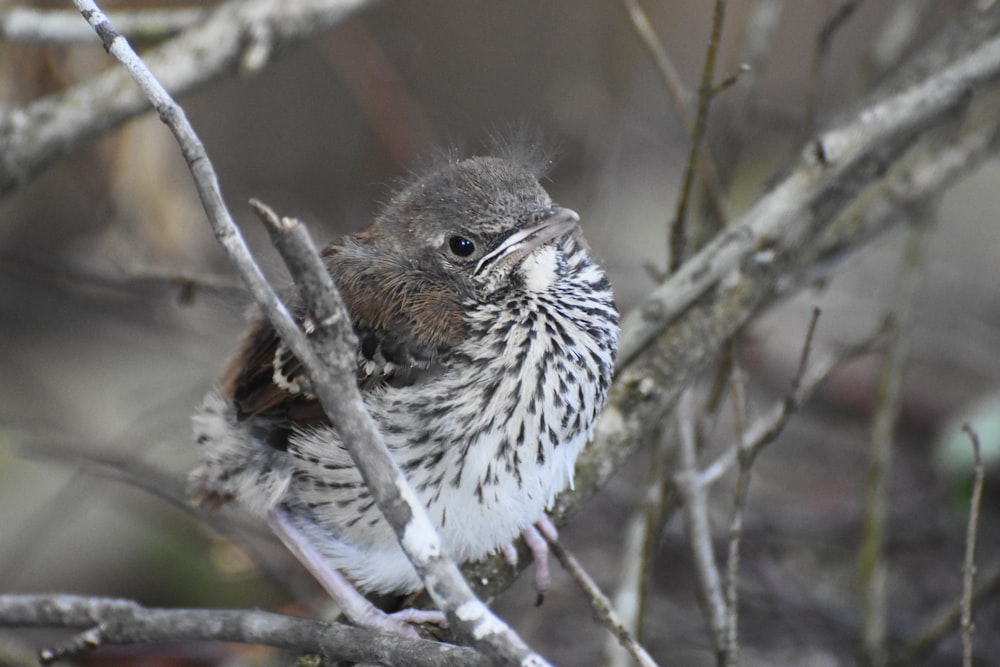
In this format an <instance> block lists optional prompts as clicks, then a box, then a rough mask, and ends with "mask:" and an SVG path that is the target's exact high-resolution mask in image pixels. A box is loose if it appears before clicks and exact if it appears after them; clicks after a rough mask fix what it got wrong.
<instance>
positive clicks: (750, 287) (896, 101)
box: [463, 6, 1000, 596]
mask: <svg viewBox="0 0 1000 667" xmlns="http://www.w3.org/2000/svg"><path fill="white" fill-rule="evenodd" d="M974 18H975V20H974V21H973V20H960V21H958V22H957V24H956V25H955V26H952V27H951V28H946V29H945V30H944V31H943V35H944V36H943V38H942V40H941V41H939V42H933V43H931V44H930V45H929V46H928V50H927V51H925V52H924V53H923V55H922V56H920V57H918V58H920V59H922V62H928V61H934V60H939V61H940V63H939V67H938V68H937V69H934V70H931V71H925V72H924V74H923V77H922V78H919V79H917V80H916V81H915V82H912V83H911V85H910V86H909V87H904V88H900V86H899V85H898V84H897V83H887V84H885V85H886V86H887V87H885V88H882V89H881V91H880V94H877V95H875V96H873V97H872V101H871V102H870V103H869V105H868V106H866V107H863V108H861V109H859V110H858V111H856V112H855V113H854V114H852V115H850V116H848V117H847V120H845V121H843V122H842V123H841V124H839V125H837V126H835V127H833V128H831V129H829V130H827V131H825V132H822V133H820V134H819V135H818V136H817V137H816V138H815V139H813V141H812V142H810V143H809V145H808V146H807V147H806V149H804V150H803V151H802V154H801V157H800V160H799V163H798V164H797V165H794V166H793V167H792V168H791V170H790V175H789V176H787V177H786V178H785V179H784V180H783V181H782V182H780V183H778V184H777V185H776V186H775V187H774V188H773V189H772V190H771V191H769V192H768V193H766V194H764V195H762V196H761V197H760V198H759V199H758V200H757V202H756V203H755V204H754V205H753V206H751V208H750V209H749V210H748V211H747V212H746V213H745V214H744V215H743V216H741V217H740V219H738V220H736V221H734V222H733V224H731V225H730V227H729V228H727V229H726V230H725V231H723V232H722V233H720V234H719V235H718V237H717V238H716V239H714V240H713V241H712V242H710V243H709V244H708V245H706V246H705V247H704V248H702V249H701V250H700V251H699V252H698V253H697V254H696V255H695V256H694V257H692V258H691V259H689V260H688V261H687V262H685V263H684V265H683V266H681V268H680V270H679V271H678V272H677V273H676V274H675V275H673V276H671V277H670V278H669V279H668V280H667V281H665V282H664V283H663V284H661V285H659V286H657V287H656V288H655V289H654V290H653V291H652V292H651V293H650V294H649V296H647V297H646V299H645V300H643V301H642V302H640V303H639V304H638V305H637V306H636V307H635V308H633V310H632V311H630V312H628V313H626V314H625V315H624V317H623V318H622V335H621V339H620V341H619V351H618V366H617V370H616V380H615V383H614V384H613V385H612V388H611V397H610V402H609V404H608V406H607V407H606V408H605V409H604V412H603V413H602V414H601V418H600V420H599V421H598V423H597V427H596V428H595V431H594V438H593V440H592V441H591V442H590V444H588V446H587V447H585V448H584V450H583V451H582V452H581V454H580V457H579V458H578V459H577V467H576V475H575V488H574V489H571V490H569V491H565V492H563V493H562V494H560V495H559V496H558V497H557V499H556V502H555V505H554V507H553V508H552V511H551V515H552V519H553V521H554V522H555V523H556V524H557V525H558V524H561V523H565V521H566V520H567V518H568V517H569V516H570V515H571V514H572V513H573V512H575V511H576V510H577V509H579V508H580V507H581V506H582V505H583V503H584V502H585V501H586V500H587V499H588V498H590V497H591V496H592V495H594V494H595V493H596V492H597V490H598V489H599V488H601V487H602V486H604V484H605V483H606V482H607V480H608V479H610V477H611V476H612V475H613V474H614V473H615V471H616V470H617V469H618V468H619V467H620V466H621V465H622V464H623V463H624V462H625V461H626V460H627V459H628V458H629V457H630V456H631V455H632V453H633V452H635V450H636V449H637V448H638V447H640V446H641V445H642V444H644V443H647V442H649V441H650V440H651V438H653V437H655V434H656V433H657V432H658V431H659V429H660V428H661V427H662V420H663V418H664V416H665V415H666V414H668V413H669V412H670V411H671V410H672V409H673V407H674V405H675V403H676V401H677V398H678V396H679V395H680V392H681V391H683V389H684V388H685V387H686V386H687V385H688V384H689V383H690V382H691V381H693V380H694V379H696V378H698V377H700V376H701V375H702V374H703V373H704V372H705V371H706V370H708V368H709V367H710V366H711V365H712V364H713V363H714V362H715V361H716V360H717V358H718V354H719V350H720V349H721V348H722V346H723V344H724V343H725V341H727V340H729V339H730V338H731V337H732V335H733V334H734V333H735V332H736V331H738V330H739V329H740V328H741V327H743V326H745V325H746V323H747V322H748V321H750V319H751V318H752V317H753V316H754V315H755V314H756V313H758V312H759V311H760V310H761V309H763V308H765V307H766V306H768V305H770V304H773V303H774V302H776V301H777V300H778V299H780V298H782V297H783V296H785V295H787V294H788V293H789V292H791V291H793V290H795V289H798V288H801V287H803V286H804V285H806V284H808V283H809V281H811V280H815V279H818V278H820V277H823V276H826V275H828V274H829V273H830V272H831V271H832V270H833V269H834V268H835V267H836V266H838V265H839V263H840V262H841V261H842V260H843V259H844V258H845V257H846V256H848V255H850V254H851V253H854V252H856V251H857V250H858V249H860V248H861V247H863V246H864V245H865V244H866V243H868V242H870V241H871V240H872V239H873V238H874V237H876V236H878V235H879V234H881V233H884V232H885V231H886V230H888V229H890V228H892V227H893V226H894V225H896V224H897V223H899V222H900V221H902V220H907V219H909V208H910V207H911V206H914V205H916V204H918V203H920V202H925V201H926V200H927V199H928V198H929V197H933V196H935V195H937V194H940V193H941V192H943V191H944V190H946V189H947V188H948V187H950V186H951V185H952V184H954V183H955V182H956V181H957V180H958V179H959V178H960V177H961V176H963V175H964V174H966V173H968V172H969V171H970V170H972V169H974V168H975V167H976V166H978V165H980V164H982V162H983V161H984V160H985V159H986V158H987V157H989V156H990V155H993V154H994V153H995V152H996V151H997V149H998V144H1000V115H998V114H983V117H981V118H979V119H978V120H979V122H980V125H979V126H978V127H975V128H973V129H972V130H970V131H968V133H967V134H966V135H965V136H964V137H962V138H961V139H959V140H957V141H956V142H955V144H954V145H952V146H950V147H946V148H940V147H935V150H934V151H923V152H921V151H913V152H912V153H908V150H909V149H912V148H913V147H915V146H919V145H920V143H919V142H918V141H917V139H918V137H919V136H920V135H921V134H922V133H924V132H926V131H928V130H929V129H931V128H934V127H940V126H946V125H948V124H949V123H953V122H954V111H955V110H956V109H959V108H961V107H962V105H963V104H964V103H965V102H966V101H967V100H968V93H969V91H970V90H972V91H974V90H978V89H983V88H986V86H987V84H991V83H994V82H995V80H996V78H997V77H998V76H1000V37H998V36H997V35H996V34H995V33H997V32H998V31H1000V6H995V7H994V8H993V9H992V10H990V11H989V12H985V13H977V14H976V15H975V17H974ZM921 71H924V70H923V68H922V70H921ZM906 155H909V157H908V158H907V159H906V160H902V159H901V158H902V157H903V156H906ZM895 162H899V164H897V165H896V168H895V169H892V168H891V167H892V166H893V164H894V163H895ZM749 430H751V429H748V431H749ZM748 437H752V435H748ZM519 553H520V554H521V555H522V556H523V558H522V559H521V560H520V561H519V563H520V565H519V567H523V566H524V565H525V564H526V563H530V562H531V559H530V557H528V556H527V555H526V554H527V550H525V549H523V548H521V547H519ZM463 569H464V571H465V573H466V576H467V577H468V578H469V580H470V581H472V582H473V584H474V586H475V588H476V589H477V590H478V591H479V592H480V594H481V595H483V596H492V595H497V594H498V593H500V592H501V591H503V590H506V588H507V587H508V586H509V585H510V583H511V581H512V580H513V578H514V577H515V576H516V572H513V571H512V569H511V568H510V566H508V565H507V563H506V562H505V561H504V560H503V558H502V557H499V556H498V557H491V558H488V559H486V560H484V561H482V562H479V563H470V564H466V565H465V566H464V568H463Z"/></svg>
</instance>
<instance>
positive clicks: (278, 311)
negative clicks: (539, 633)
mask: <svg viewBox="0 0 1000 667" xmlns="http://www.w3.org/2000/svg"><path fill="white" fill-rule="evenodd" d="M74 4H75V5H76V6H77V8H78V9H79V10H80V12H81V13H82V14H83V16H84V18H86V19H87V21H88V22H89V23H90V24H91V26H92V27H93V28H94V29H95V30H96V31H97V33H98V35H100V36H101V40H102V42H103V43H104V45H105V48H106V49H107V50H108V52H109V53H111V54H112V55H113V56H115V57H116V58H117V59H118V60H119V61H120V62H121V63H122V65H123V66H124V67H125V69H126V70H127V71H128V73H129V75H130V76H131V77H132V78H133V79H134V80H135V82H136V83H137V84H138V85H139V87H140V88H141V89H142V91H143V93H145V94H146V95H147V96H148V98H149V100H150V102H152V104H153V106H154V108H155V109H156V110H157V112H158V113H159V114H160V117H161V118H162V119H163V120H164V122H165V123H166V124H167V125H168V127H170V129H171V131H172V132H173V133H174V135H175V137H176V138H177V141H178V144H179V145H180V147H181V152H182V153H183V154H184V158H185V160H186V161H187V163H188V166H189V167H190V169H191V173H192V175H193V176H194V179H195V185H196V187H197V189H198V194H199V196H200V197H201V200H202V205H203V206H204V208H205V211H206V213H207V214H208V217H209V222H210V223H211V225H212V229H213V230H214V232H215V235H216V237H217V238H218V240H219V242H220V243H221V244H222V246H223V248H224V249H225V250H226V252H227V254H228V255H229V258H230V260H231V261H232V262H233V264H234V265H235V266H236V268H237V270H238V271H239V273H240V276H241V277H242V278H243V280H244V282H246V284H247V286H248V288H249V289H250V292H251V294H252V295H253V296H254V299H255V300H256V301H257V303H258V305H260V306H261V309H262V310H263V312H264V314H265V315H266V316H267V318H268V320H269V321H270V323H271V325H272V326H273V327H274V328H275V330H276V331H277V332H278V333H279V334H280V335H281V338H282V340H284V341H285V343H286V344H287V345H288V346H289V348H290V349H291V350H292V352H293V354H294V355H295V357H296V358H297V359H298V360H299V361H300V362H301V363H302V365H303V367H304V368H305V369H306V370H307V371H308V375H309V377H310V378H311V380H312V391H313V392H314V393H315V394H316V396H317V399H318V400H319V402H320V404H321V405H322V406H323V409H324V410H325V411H326V413H327V415H328V416H329V417H330V420H331V422H332V423H334V424H336V425H337V428H338V429H339V430H340V431H341V432H342V433H343V434H345V436H344V437H343V438H342V440H343V441H344V443H345V446H346V448H347V450H348V453H349V454H350V456H351V459H352V461H353V462H354V464H355V465H356V466H357V467H358V469H359V471H360V472H361V475H362V478H363V479H364V480H365V483H366V484H367V486H368V488H369V489H370V490H371V492H372V496H373V498H374V499H375V501H376V503H377V505H378V507H379V509H380V510H381V511H382V513H383V514H384V515H385V517H386V520H387V521H388V523H389V524H390V525H392V527H393V529H394V530H395V531H396V534H397V536H398V538H399V541H400V545H401V546H402V547H403V550H404V551H405V552H406V554H407V556H408V557H409V558H410V560H411V562H413V564H414V567H415V568H416V570H417V572H418V573H419V574H420V576H421V579H422V580H423V582H424V584H425V586H426V587H427V590H428V592H429V593H430V595H431V597H432V598H433V599H434V602H435V603H436V604H437V605H438V607H439V608H440V609H441V610H442V611H443V612H445V613H446V614H447V615H448V619H449V621H450V622H451V623H452V624H453V625H454V626H455V627H456V628H457V629H458V630H459V632H460V634H461V635H462V636H463V637H464V638H466V639H468V640H469V641H470V642H471V643H473V644H474V645H475V646H477V647H479V648H480V649H481V650H483V651H484V652H485V653H486V654H487V655H489V656H491V657H494V658H497V659H502V660H504V661H507V662H512V663H518V664H532V665H542V664H545V661H544V660H543V659H542V658H541V657H540V656H538V655H537V654H535V653H533V652H532V651H531V649H529V648H528V647H527V645H525V644H524V642H523V641H522V640H521V639H520V638H519V637H518V636H517V635H516V634H515V633H514V632H513V631H512V630H510V628H508V627H507V626H506V624H504V623H503V622H502V621H501V620H500V619H499V618H497V617H496V616H495V615H494V614H493V613H492V612H490V611H489V609H488V608H487V607H486V605H484V604H483V603H482V602H481V601H480V600H478V599H477V598H476V597H475V595H474V594H473V593H472V591H471V590H470V589H469V587H468V585H467V584H466V582H465V581H464V580H463V579H462V576H461V573H460V572H459V571H458V568H457V566H456V565H455V564H454V563H453V562H452V561H451V560H450V559H449V558H448V557H447V556H446V555H445V554H444V553H443V549H442V547H441V544H440V539H439V538H438V537H437V534H436V532H435V530H434V527H433V524H432V523H431V521H430V518H429V517H428V516H427V511H426V509H425V508H424V507H423V506H422V505H421V504H420V503H419V502H418V501H417V499H416V496H415V494H414V493H413V491H412V490H411V489H410V488H409V485H408V484H407V482H406V479H405V477H403V474H402V472H401V471H400V470H399V468H398V466H396V465H395V463H394V462H393V460H392V458H391V456H390V454H389V452H388V450H387V449H386V446H385V443H384V442H383V440H382V438H381V436H380V434H379V433H378V431H377V429H376V428H375V425H374V422H373V421H372V420H371V417H370V416H369V415H368V414H367V412H366V410H365V408H364V403H363V401H362V398H361V393H360V391H359V389H358V386H357V383H356V381H355V376H354V351H355V349H356V347H357V345H356V340H355V338H354V332H353V330H352V328H351V325H350V318H349V317H348V316H347V312H346V308H345V307H344V304H343V301H342V300H341V298H340V294H339V292H338V291H337V289H336V287H335V286H334V285H333V279H332V278H331V277H330V275H329V273H328V272H327V271H326V270H325V268H324V267H323V265H322V260H321V259H320V257H319V254H318V252H317V251H316V249H315V247H314V246H313V245H312V241H311V239H310V238H309V236H308V232H307V231H306V229H305V227H304V226H302V225H300V224H298V223H297V222H296V221H294V220H289V219H287V218H286V219H282V220H280V221H277V222H276V224H272V225H271V229H270V231H271V232H272V236H273V238H274V240H275V243H276V245H277V247H278V250H279V251H281V252H282V255H283V258H284V259H285V262H286V264H287V265H288V267H289V269H290V270H291V272H292V274H293V276H294V277H295V278H296V280H297V283H298V285H299V289H300V291H301V293H302V296H303V298H304V299H305V301H306V305H307V307H308V309H309V311H310V312H312V314H313V317H314V320H315V322H316V327H317V328H316V331H315V333H314V335H313V336H312V338H313V343H311V342H310V340H309V339H307V338H306V336H305V334H304V333H303V332H302V331H301V330H300V329H299V328H298V326H297V325H296V323H295V320H294V319H293V318H292V317H291V315H290V313H289V311H288V308H287V307H286V306H285V305H284V304H283V303H282V302H281V301H280V300H279V299H278V297H277V295H276V294H275V293H274V290H273V289H272V288H271V286H270V285H269V284H268V283H267V281H266V280H265V279H264V277H263V275H262V274H261V271H260V269H259V267H258V266H257V265H256V264H255V263H254V260H253V258H252V256H251V254H250V251H249V249H248V248H247V246H246V243H245V242H244V240H243V238H242V236H241V235H240V232H239V230H238V228H237V227H236V225H235V223H234V222H233V220H232V217H231V215H230V214H229V211H228V210H227V209H226V206H225V203H224V202H223V199H222V194H221V192H220V190H219V186H218V180H217V178H216V175H215V171H214V168H213V167H212V164H211V162H210V160H209V158H208V155H207V153H206V152H205V149H204V146H203V145H202V143H201V141H200V139H199V138H198V136H197V135H196V134H195V132H194V130H193V128H192V127H191V126H190V123H188V121H187V119H186V117H185V114H184V111H183V110H182V109H181V108H180V107H179V106H178V105H177V104H176V102H174V101H173V99H172V98H171V97H170V95H169V93H167V91H166V90H165V89H164V88H163V86H162V85H161V84H160V83H159V81H158V80H157V79H156V78H155V76H154V75H153V74H152V73H151V72H150V71H149V69H148V68H147V67H146V65H145V63H143V61H142V60H141V59H140V58H139V57H138V56H137V55H136V54H135V52H134V51H133V50H132V48H131V47H130V46H129V45H128V42H127V41H126V40H125V38H123V37H122V36H121V35H119V34H117V33H116V32H115V30H114V27H113V26H112V25H111V24H110V23H109V22H108V20H107V18H106V17H105V16H104V15H103V13H102V12H101V11H100V10H99V9H98V8H97V6H96V5H95V4H94V3H93V2H91V1H89V0H74Z"/></svg>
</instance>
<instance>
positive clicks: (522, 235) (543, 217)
mask: <svg viewBox="0 0 1000 667" xmlns="http://www.w3.org/2000/svg"><path fill="white" fill-rule="evenodd" d="M534 219H535V220H536V221H537V222H538V224H537V225H535V226H534V227H531V228H529V229H522V230H521V231H519V232H516V233H514V234H511V235H510V236H508V237H507V238H506V239H504V241H503V243H501V244H500V245H499V246H498V247H497V248H496V249H495V250H493V252H491V253H489V254H487V255H484V256H483V258H482V259H480V260H479V264H477V265H476V270H475V274H474V275H478V274H480V273H481V272H482V271H483V270H486V269H489V270H491V271H494V270H497V269H498V268H500V267H504V268H509V267H511V266H514V265H516V264H518V263H519V262H520V261H521V260H523V259H524V258H525V257H527V256H528V255H530V254H531V253H533V252H534V251H535V250H537V249H538V248H541V247H542V246H543V245H545V244H547V243H550V242H552V241H555V240H557V239H561V238H562V237H564V236H566V235H567V234H569V233H571V232H573V231H575V230H576V229H577V223H578V222H579V221H580V216H579V215H577V213H576V211H573V210H571V209H568V208H559V207H558V206H556V207H553V208H547V209H543V210H540V211H538V212H536V213H535V215H534Z"/></svg>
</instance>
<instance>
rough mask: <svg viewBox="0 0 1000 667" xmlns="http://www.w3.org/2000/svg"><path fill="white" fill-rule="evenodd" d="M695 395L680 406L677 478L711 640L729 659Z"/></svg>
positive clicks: (722, 658)
mask: <svg viewBox="0 0 1000 667" xmlns="http://www.w3.org/2000/svg"><path fill="white" fill-rule="evenodd" d="M693 412H694V397H693V392H692V390H691V389H687V390H685V391H684V393H683V394H682V395H681V399H680V401H679V402H678V407H677V431H678V436H679V446H680V452H679V463H680V470H679V471H678V472H677V474H676V475H675V477H674V482H675V484H676V485H677V489H678V491H679V492H680V494H681V497H682V498H683V500H684V503H683V514H684V525H685V527H686V528H687V532H688V543H689V545H690V546H691V554H692V557H693V560H694V568H695V580H696V581H697V584H698V604H699V605H700V606H701V610H702V616H703V617H704V618H705V624H706V626H707V630H708V636H709V641H710V642H711V644H712V647H713V649H714V651H715V656H716V662H717V663H718V664H719V665H724V664H726V662H727V658H726V654H725V650H726V639H725V638H726V599H725V595H724V593H723V590H722V577H721V576H720V574H719V568H718V565H717V561H716V558H715V549H714V548H713V547H712V529H711V524H710V523H709V520H708V486H707V485H706V484H704V483H703V482H702V480H701V476H700V475H699V474H698V455H697V444H696V442H695V433H694V422H695V415H694V414H693Z"/></svg>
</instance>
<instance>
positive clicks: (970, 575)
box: [960, 424, 984, 667]
mask: <svg viewBox="0 0 1000 667" xmlns="http://www.w3.org/2000/svg"><path fill="white" fill-rule="evenodd" d="M962 430H963V431H965V432H966V433H967V434H968V436H969V440H970V441H971V443H972V453H973V455H974V460H975V463H974V465H973V469H972V494H971V497H970V498H969V521H968V525H967V527H966V529H965V562H964V563H963V564H962V601H961V608H962V621H961V624H960V628H961V630H962V666H963V667H972V595H973V592H974V591H975V578H976V533H977V532H978V528H979V507H980V505H981V504H982V502H983V474H984V473H983V453H982V447H980V444H979V434H977V433H976V432H975V431H974V430H973V428H972V427H971V426H969V425H968V424H964V425H963V426H962Z"/></svg>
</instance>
